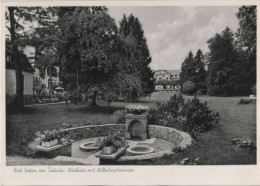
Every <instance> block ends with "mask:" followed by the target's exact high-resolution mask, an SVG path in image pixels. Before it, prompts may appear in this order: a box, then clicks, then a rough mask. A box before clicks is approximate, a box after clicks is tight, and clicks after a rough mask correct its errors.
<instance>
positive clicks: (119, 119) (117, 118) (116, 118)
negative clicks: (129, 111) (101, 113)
mask: <svg viewBox="0 0 260 186" xmlns="http://www.w3.org/2000/svg"><path fill="white" fill-rule="evenodd" d="M125 115H126V110H125V109H121V110H116V111H115V112H114V113H113V115H112V122H113V123H116V124H122V123H125Z"/></svg>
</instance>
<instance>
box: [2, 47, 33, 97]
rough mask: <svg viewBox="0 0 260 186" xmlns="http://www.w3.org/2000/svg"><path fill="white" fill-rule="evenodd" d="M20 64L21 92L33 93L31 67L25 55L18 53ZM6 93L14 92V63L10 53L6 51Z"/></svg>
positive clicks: (12, 93)
mask: <svg viewBox="0 0 260 186" xmlns="http://www.w3.org/2000/svg"><path fill="white" fill-rule="evenodd" d="M19 57H20V63H21V66H22V78H23V94H24V95H33V68H32V66H31V64H30V63H29V61H28V59H27V57H26V55H24V54H22V53H21V54H20V55H19ZM6 94H9V95H15V94H16V71H15V64H14V63H13V62H12V58H11V53H10V52H8V51H7V52H6Z"/></svg>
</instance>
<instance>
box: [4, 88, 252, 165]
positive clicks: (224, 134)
mask: <svg viewBox="0 0 260 186" xmlns="http://www.w3.org/2000/svg"><path fill="white" fill-rule="evenodd" d="M171 95H173V93H169V92H160V93H159V92H156V93H153V94H152V96H151V99H148V98H145V99H142V100H140V102H139V104H143V105H148V106H150V107H153V108H154V107H156V102H163V101H166V100H168V99H169V98H170V96H171ZM185 98H191V97H188V96H185ZM199 98H200V100H202V101H207V102H208V105H209V107H210V108H211V109H212V110H214V111H217V112H219V113H220V116H221V120H220V124H219V125H218V126H216V127H215V128H213V129H212V130H210V131H208V132H205V133H200V134H197V139H196V141H195V143H194V144H193V145H192V146H191V147H189V148H187V149H186V150H184V151H183V152H180V153H176V154H175V155H172V156H167V157H163V158H160V159H156V160H149V161H139V162H131V163H135V164H136V163H137V164H152V165H157V164H166V165H168V164H176V163H179V161H181V160H182V159H184V158H194V159H195V158H200V162H201V164H205V165H226V164H227V165H230V164H256V151H255V150H249V149H239V148H236V146H235V145H232V144H231V143H230V140H231V139H233V138H247V139H251V140H253V142H256V103H255V102H251V103H250V104H238V102H239V100H240V99H241V97H208V96H202V97H199ZM128 104H129V103H124V102H114V103H112V105H111V106H107V105H106V104H105V103H101V102H100V103H99V105H100V107H97V108H95V107H94V108H93V107H90V106H89V105H77V106H75V105H73V104H69V105H65V104H60V105H40V106H33V107H28V108H27V109H26V111H25V112H24V113H21V114H8V115H7V118H6V120H7V138H6V140H7V148H6V149H7V155H8V157H10V156H16V157H17V156H30V150H29V149H28V147H27V146H28V143H29V142H30V141H31V140H32V139H33V138H34V134H35V132H36V131H39V130H40V131H42V130H47V129H54V128H57V127H59V126H60V124H61V123H63V122H66V123H70V124H72V125H73V126H81V125H90V124H99V123H111V122H112V118H111V116H112V114H113V112H114V111H115V110H117V109H123V108H124V106H126V105H128ZM23 158H24V157H23ZM23 158H22V159H23ZM8 159H9V160H10V159H11V160H10V161H9V162H11V163H10V164H23V163H25V162H27V163H28V164H34V163H33V162H31V163H30V161H29V160H28V161H20V163H19V160H17V161H16V162H15V158H14V157H10V158H7V160H8ZM17 159H19V158H17ZM20 159H21V158H20ZM34 161H35V160H34ZM27 163H25V164H27ZM52 163H53V162H51V164H52ZM46 164H48V161H46Z"/></svg>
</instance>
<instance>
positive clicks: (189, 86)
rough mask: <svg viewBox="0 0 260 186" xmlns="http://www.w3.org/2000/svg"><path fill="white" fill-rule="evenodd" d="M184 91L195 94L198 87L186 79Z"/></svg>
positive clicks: (183, 85) (183, 86)
mask: <svg viewBox="0 0 260 186" xmlns="http://www.w3.org/2000/svg"><path fill="white" fill-rule="evenodd" d="M182 92H183V93H184V94H189V95H191V94H194V93H195V92H196V87H195V84H194V83H192V82H191V81H186V82H185V83H183V84H182Z"/></svg>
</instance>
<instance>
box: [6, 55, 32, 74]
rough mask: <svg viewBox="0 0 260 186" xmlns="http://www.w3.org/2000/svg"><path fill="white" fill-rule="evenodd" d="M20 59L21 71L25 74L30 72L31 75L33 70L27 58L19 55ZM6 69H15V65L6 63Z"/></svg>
mask: <svg viewBox="0 0 260 186" xmlns="http://www.w3.org/2000/svg"><path fill="white" fill-rule="evenodd" d="M19 57H20V63H21V70H22V71H25V72H31V73H33V68H32V66H31V64H30V62H29V61H28V59H27V57H26V56H25V55H24V54H19ZM6 68H7V69H15V63H13V62H12V61H11V62H7V61H6Z"/></svg>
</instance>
